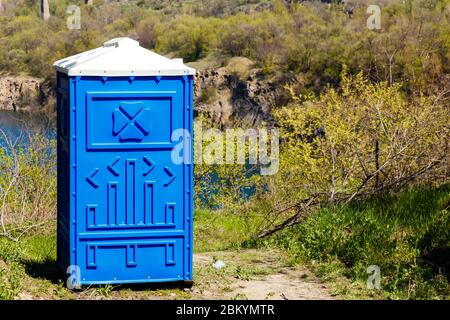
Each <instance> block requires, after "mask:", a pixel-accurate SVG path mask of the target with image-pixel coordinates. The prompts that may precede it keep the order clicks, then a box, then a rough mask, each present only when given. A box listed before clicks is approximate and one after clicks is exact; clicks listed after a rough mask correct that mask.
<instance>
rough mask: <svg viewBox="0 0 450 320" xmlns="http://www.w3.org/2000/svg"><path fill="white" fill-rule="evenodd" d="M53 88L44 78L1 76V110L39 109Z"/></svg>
mask: <svg viewBox="0 0 450 320" xmlns="http://www.w3.org/2000/svg"><path fill="white" fill-rule="evenodd" d="M50 95H51V90H50V89H49V88H48V86H47V85H46V84H45V82H44V80H42V79H39V78H32V77H28V76H0V110H14V111H20V110H24V111H25V110H30V111H32V110H33V109H38V108H39V107H40V106H41V105H42V104H43V103H45V102H46V101H47V99H48V98H49V96H50Z"/></svg>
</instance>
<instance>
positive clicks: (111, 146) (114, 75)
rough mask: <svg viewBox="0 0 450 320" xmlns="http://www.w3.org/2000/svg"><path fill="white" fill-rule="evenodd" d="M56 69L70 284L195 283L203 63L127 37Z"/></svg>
mask: <svg viewBox="0 0 450 320" xmlns="http://www.w3.org/2000/svg"><path fill="white" fill-rule="evenodd" d="M54 66H55V68H56V70H57V114H58V254H57V256H58V258H57V260H58V264H59V265H60V266H61V267H62V268H63V269H64V271H65V272H69V273H70V277H69V279H70V283H69V286H70V285H90V284H108V283H117V284H119V283H145V282H166V281H188V283H189V282H190V281H191V280H192V235H193V233H192V232H193V230H192V228H193V226H192V216H193V202H192V191H193V165H192V164H191V163H190V162H191V161H190V154H191V153H192V144H191V143H190V137H192V127H193V98H192V96H193V75H194V74H195V70H194V69H192V68H189V67H187V66H185V65H184V64H183V62H182V60H181V59H173V60H171V59H168V58H166V57H163V56H160V55H158V54H156V53H153V52H151V51H149V50H147V49H145V48H142V47H140V46H139V43H138V42H137V41H134V40H132V39H129V38H118V39H113V40H110V41H108V42H106V43H105V44H104V45H103V46H102V47H100V48H97V49H94V50H91V51H88V52H84V53H81V54H78V55H75V56H72V57H68V58H66V59H63V60H59V61H57V62H55V64H54ZM180 129H181V130H180ZM180 148H181V151H180ZM174 150H177V151H178V152H174ZM180 156H184V158H180Z"/></svg>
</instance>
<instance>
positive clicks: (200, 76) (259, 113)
mask: <svg viewBox="0 0 450 320" xmlns="http://www.w3.org/2000/svg"><path fill="white" fill-rule="evenodd" d="M233 59H235V58H233ZM239 59H240V60H236V59H235V60H232V61H231V63H230V64H228V65H227V66H226V67H222V68H216V69H209V70H204V71H199V72H198V73H197V76H196V79H195V87H194V97H195V114H196V115H197V114H198V113H206V114H208V115H209V116H210V117H211V119H213V121H214V122H215V123H216V124H218V125H219V126H220V127H222V128H226V127H231V126H233V125H243V126H252V127H253V126H258V125H259V124H261V123H263V122H268V123H270V122H271V121H272V118H271V115H270V113H271V110H272V108H273V107H274V106H275V105H277V104H278V102H277V101H278V100H279V97H280V96H282V94H283V89H282V86H281V85H280V84H279V83H277V84H275V83H274V82H273V81H271V80H267V79H264V77H261V76H260V75H259V71H258V70H257V69H252V63H251V61H249V60H248V59H245V58H239ZM51 103H53V104H54V90H52V89H51V88H49V85H48V84H47V83H46V82H44V80H42V79H39V78H32V77H28V76H3V77H0V110H14V111H35V110H39V109H40V108H43V107H44V105H50V104H51ZM50 108H52V107H51V106H50Z"/></svg>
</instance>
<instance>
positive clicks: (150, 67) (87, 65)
mask: <svg viewBox="0 0 450 320" xmlns="http://www.w3.org/2000/svg"><path fill="white" fill-rule="evenodd" d="M53 66H54V67H55V68H56V69H57V70H58V71H61V72H63V73H67V74H68V75H69V76H158V75H161V76H162V75H172V76H178V75H194V74H195V70H194V69H193V68H190V67H188V66H186V65H184V64H183V59H169V58H166V57H163V56H161V55H159V54H156V53H154V52H152V51H150V50H147V49H145V48H142V47H141V46H139V42H137V41H136V40H133V39H130V38H116V39H112V40H109V41H107V42H105V43H104V44H103V46H102V47H100V48H97V49H93V50H89V51H86V52H83V53H79V54H77V55H74V56H71V57H68V58H65V59H61V60H58V61H56V62H55V63H54V64H53Z"/></svg>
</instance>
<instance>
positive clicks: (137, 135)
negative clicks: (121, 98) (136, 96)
mask: <svg viewBox="0 0 450 320" xmlns="http://www.w3.org/2000/svg"><path fill="white" fill-rule="evenodd" d="M146 111H147V109H145V108H144V106H143V104H142V102H141V101H137V102H122V103H121V104H120V106H119V108H117V109H114V111H113V115H112V120H113V136H114V137H116V136H119V140H120V142H140V141H142V139H144V137H146V136H148V134H149V133H150V131H149V129H148V122H147V121H146V120H147V119H146V117H145V114H146Z"/></svg>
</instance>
